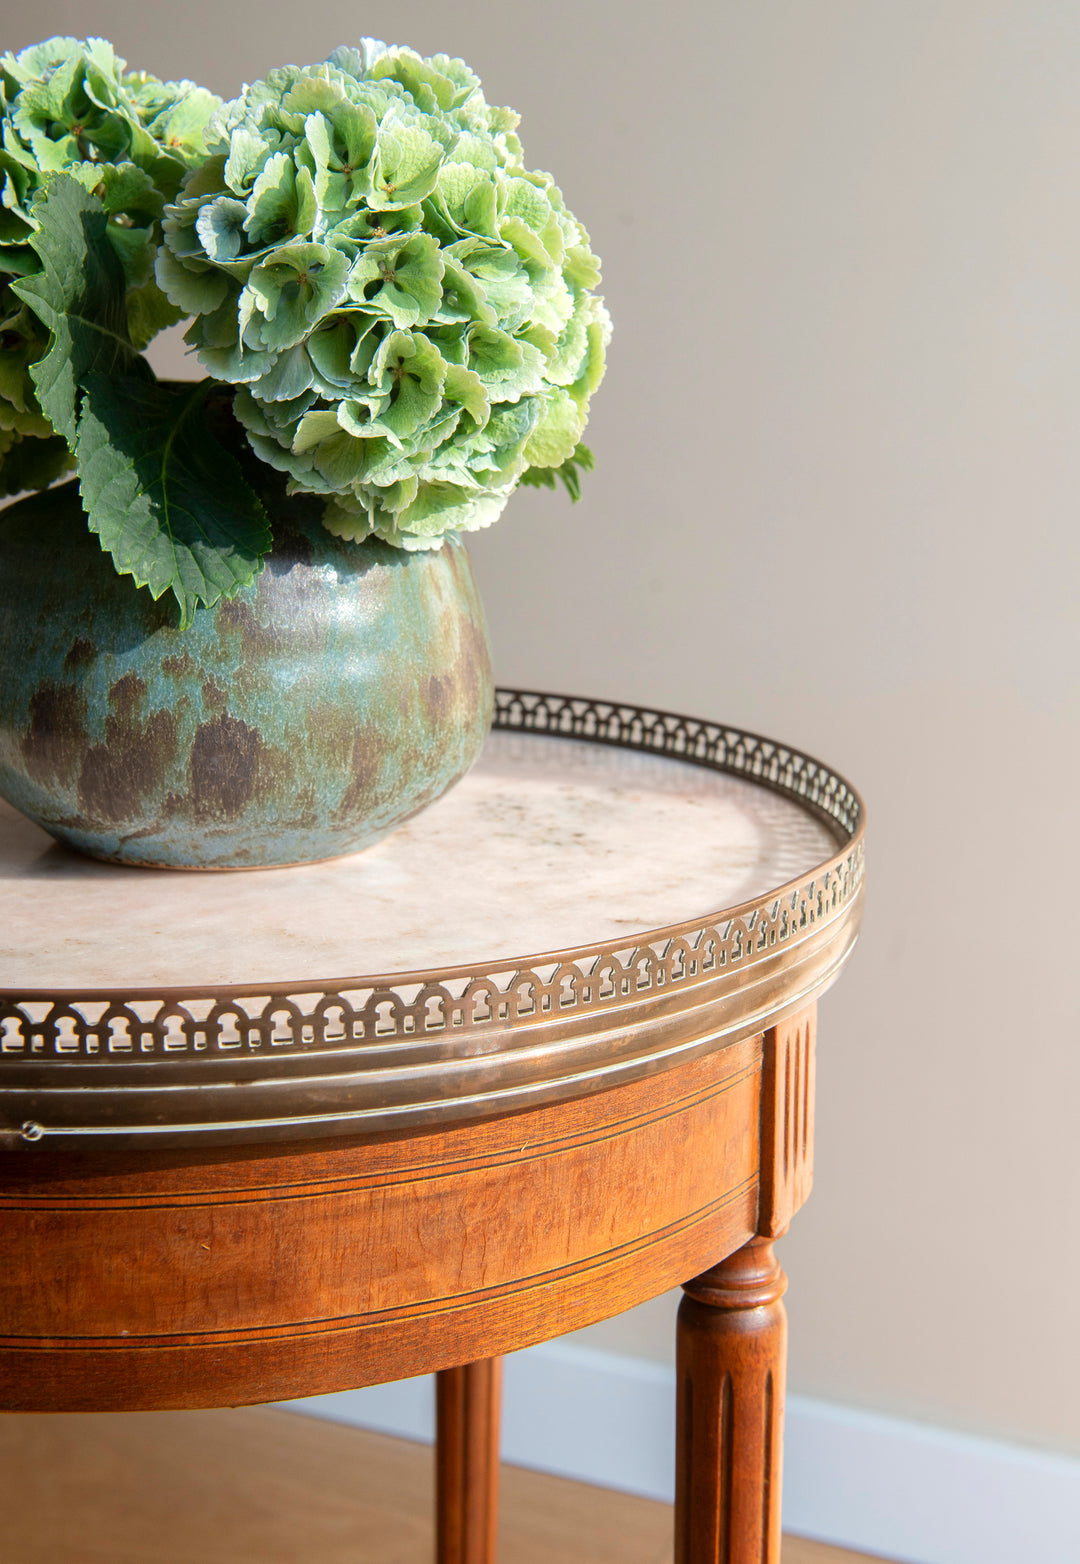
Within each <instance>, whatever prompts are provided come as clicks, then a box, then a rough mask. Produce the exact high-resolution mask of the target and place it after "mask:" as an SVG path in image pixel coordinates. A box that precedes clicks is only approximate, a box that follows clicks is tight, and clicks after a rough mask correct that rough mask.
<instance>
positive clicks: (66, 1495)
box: [0, 1408, 872, 1564]
mask: <svg viewBox="0 0 1080 1564" xmlns="http://www.w3.org/2000/svg"><path fill="white" fill-rule="evenodd" d="M431 1484H432V1456H431V1450H430V1449H429V1448H428V1447H426V1446H423V1445H415V1444H410V1443H407V1442H406V1441H404V1440H399V1439H387V1438H384V1437H383V1436H381V1435H378V1434H368V1433H364V1432H362V1431H360V1430H358V1429H353V1428H343V1427H341V1426H340V1425H338V1424H334V1423H328V1422H323V1421H321V1420H319V1419H316V1418H311V1417H305V1416H301V1415H299V1414H298V1413H294V1412H279V1411H276V1410H272V1409H268V1408H257V1409H250V1408H248V1409H244V1410H240V1411H235V1412H228V1411H225V1412H134V1413H128V1414H122V1415H119V1416H118V1415H97V1416H95V1415H93V1414H83V1415H72V1416H66V1415H64V1416H56V1415H45V1416H37V1417H34V1416H15V1415H8V1416H3V1417H0V1517H2V1519H0V1555H2V1558H3V1561H4V1564H430V1561H431V1556H432V1523H431ZM502 1494H503V1503H502V1529H501V1539H500V1559H501V1561H502V1564H670V1561H671V1510H670V1508H669V1506H667V1505H665V1504H657V1503H654V1502H653V1501H652V1500H649V1499H637V1498H631V1497H629V1496H627V1495H626V1494H616V1493H611V1492H610V1491H609V1490H607V1489H603V1488H590V1487H586V1486H584V1485H583V1484H581V1483H572V1482H567V1481H566V1480H565V1479H563V1478H559V1477H545V1476H542V1475H540V1474H539V1473H536V1472H526V1471H522V1470H521V1469H520V1468H518V1467H512V1466H511V1467H504V1469H503V1479H502ZM784 1564H872V1561H869V1560H866V1559H865V1558H864V1556H863V1555H862V1554H856V1553H848V1552H845V1551H842V1550H840V1549H838V1548H829V1547H824V1546H822V1545H821V1544H820V1543H813V1542H804V1541H800V1540H799V1539H797V1538H794V1537H793V1538H789V1539H787V1540H786V1542H785V1546H784Z"/></svg>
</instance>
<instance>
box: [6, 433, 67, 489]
mask: <svg viewBox="0 0 1080 1564" xmlns="http://www.w3.org/2000/svg"><path fill="white" fill-rule="evenodd" d="M71 465H72V459H71V452H70V451H69V450H68V448H67V442H66V441H65V440H63V439H62V438H61V437H60V435H58V434H54V435H47V436H46V437H45V438H44V439H42V438H39V437H37V436H35V435H24V434H18V433H16V432H15V431H14V430H5V431H3V432H2V433H0V495H2V496H4V497H6V496H7V495H9V494H22V493H23V492H24V491H25V490H27V489H47V488H48V486H49V484H50V483H54V482H55V481H56V479H57V478H59V477H60V476H61V475H62V474H63V473H65V472H67V471H68V470H69V469H70V467H71Z"/></svg>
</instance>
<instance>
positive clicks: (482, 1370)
mask: <svg viewBox="0 0 1080 1564" xmlns="http://www.w3.org/2000/svg"><path fill="white" fill-rule="evenodd" d="M501 1389H502V1359H501V1358H484V1359H482V1360H481V1361H480V1362H479V1363H468V1364H466V1365H465V1366H464V1367H463V1368H455V1369H444V1370H443V1371H442V1372H441V1373H440V1374H438V1375H437V1376H436V1382H435V1405H436V1435H435V1447H436V1453H435V1463H436V1479H435V1558H436V1564H495V1533H496V1528H497V1525H498V1514H499V1508H498V1501H499V1410H500V1392H501Z"/></svg>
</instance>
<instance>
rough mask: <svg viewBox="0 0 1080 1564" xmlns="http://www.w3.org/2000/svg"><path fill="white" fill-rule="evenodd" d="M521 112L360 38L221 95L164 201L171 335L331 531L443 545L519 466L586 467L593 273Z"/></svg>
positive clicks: (403, 543) (603, 338) (594, 343)
mask: <svg viewBox="0 0 1080 1564" xmlns="http://www.w3.org/2000/svg"><path fill="white" fill-rule="evenodd" d="M516 125H517V115H516V114H514V113H513V112H512V111H511V110H509V109H501V108H493V107H491V106H490V105H488V104H487V103H486V102H485V100H484V96H483V93H482V92H481V88H480V82H479V80H478V78H477V77H476V76H475V75H474V73H473V72H472V71H471V70H470V69H469V68H468V66H467V65H465V64H464V62H463V61H461V60H453V59H450V58H448V57H447V56H446V55H435V56H434V57H433V58H431V59H422V58H421V57H420V56H419V55H418V54H415V53H413V51H412V50H409V49H403V48H388V47H387V46H386V45H384V44H381V43H378V42H375V41H374V40H364V42H363V44H362V46H361V47H360V48H359V49H339V50H337V51H335V53H334V54H333V55H331V56H330V58H329V59H328V60H325V61H323V62H322V63H321V64H318V65H312V66H307V67H304V68H299V67H296V66H287V67H284V68H282V69H280V70H275V71H272V72H271V73H270V74H269V75H268V76H267V77H266V79H265V80H264V81H259V82H256V83H255V84H254V85H253V86H251V87H248V88H246V89H245V91H244V93H243V94H242V95H241V96H240V97H239V98H237V99H236V100H235V101H234V102H232V103H230V104H228V105H226V106H225V107H224V109H222V111H221V112H220V113H219V114H218V115H217V116H216V117H215V120H214V121H213V123H212V125H211V128H210V132H209V141H210V147H209V151H210V156H209V157H208V158H207V159H206V160H205V161H204V163H203V164H202V166H201V167H199V168H197V169H196V170H194V171H193V172H192V173H191V174H190V175H189V176H188V177H187V179H186V180H185V182H184V185H183V187H182V189H181V190H180V192H179V195H178V197H177V199H176V200H175V201H174V202H173V203H172V204H171V205H169V207H168V208H167V209H166V212H165V218H164V225H163V226H164V246H163V248H162V250H161V251H160V253H159V255H158V261H157V270H156V277H157V282H158V284H159V285H160V287H161V289H162V290H163V292H164V293H165V294H166V295H167V297H168V298H169V300H170V301H171V302H172V303H173V304H174V305H175V307H176V308H177V309H178V310H182V311H184V312H186V313H189V314H193V315H195V317H196V318H195V320H194V321H193V323H192V325H191V328H190V329H189V331H188V334H187V340H188V341H189V342H190V343H191V344H192V345H193V346H194V347H195V349H196V351H197V353H198V356H199V358H200V360H201V361H202V363H203V365H204V366H205V368H206V369H207V370H208V371H209V373H210V374H211V375H213V376H215V377H217V378H218V379H220V380H223V381H228V382H231V383H232V384H233V385H235V386H237V387H238V388H239V389H238V391H237V394H236V398H235V410H236V413H237V415H238V417H239V418H240V420H241V422H242V423H243V424H244V426H245V428H246V429H247V431H248V437H249V440H250V442H251V445H252V447H253V448H254V450H255V451H256V453H257V454H258V455H259V456H260V457H261V458H262V459H263V460H264V461H266V462H268V463H269V464H270V465H271V466H273V467H275V468H277V469H279V470H280V471H282V472H285V473H287V474H288V475H289V479H290V487H291V488H292V489H293V490H295V491H300V492H305V493H315V494H322V495H325V496H326V498H327V525H328V526H329V527H330V528H331V530H333V531H334V532H337V533H339V534H340V535H342V536H346V537H350V538H356V539H360V538H363V537H366V536H369V535H370V534H372V533H375V534H377V535H378V536H380V537H382V538H384V539H385V540H386V541H387V542H390V543H393V544H396V545H397V546H399V547H402V548H408V549H416V548H432V547H437V546H438V545H439V543H440V541H441V539H442V537H443V536H444V535H445V534H446V533H447V532H450V531H456V530H462V529H471V528H475V527H480V526H486V525H487V524H488V523H489V522H491V521H494V520H495V518H496V517H497V516H498V515H499V513H500V511H501V510H502V507H503V505H504V504H505V503H506V500H507V498H508V497H509V495H510V493H511V492H512V490H513V489H514V487H515V486H516V484H517V483H518V482H519V481H520V480H521V479H522V477H523V476H524V475H525V474H526V472H527V471H528V470H529V469H530V468H534V469H535V468H540V469H557V468H560V467H563V466H564V464H567V463H573V461H574V460H575V459H577V460H578V462H579V464H580V465H587V463H585V462H584V461H583V460H582V458H581V457H580V455H577V456H576V454H575V453H578V452H579V441H580V438H581V433H582V430H583V428H584V424H585V419H586V414H587V409H588V402H589V397H590V396H591V394H592V392H593V391H594V390H595V388H596V386H597V385H598V383H599V381H600V378H601V376H602V374H603V365H604V350H605V347H606V345H607V342H608V339H609V336H610V330H611V327H610V321H609V318H608V315H607V311H606V310H605V308H604V305H603V302H602V300H601V299H600V298H599V297H598V296H597V295H596V293H595V291H594V290H595V288H596V287H597V284H598V283H599V280H600V270H599V265H598V262H597V260H596V257H595V256H594V255H593V254H592V252H591V250H590V248H589V239H588V235H587V234H586V232H585V230H584V229H583V228H582V226H581V225H580V223H578V222H577V220H576V219H575V218H574V217H573V216H572V215H571V213H570V212H569V211H567V208H566V205H565V203H564V201H563V198H562V195H561V194H560V192H559V190H558V188H557V187H556V185H555V184H554V182H553V180H552V179H551V177H550V176H549V175H548V174H544V173H536V172H532V171H530V170H529V169H527V168H526V167H525V165H524V160H523V154H522V149H521V143H520V142H519V140H518V138H517V136H516V134H515V127H516Z"/></svg>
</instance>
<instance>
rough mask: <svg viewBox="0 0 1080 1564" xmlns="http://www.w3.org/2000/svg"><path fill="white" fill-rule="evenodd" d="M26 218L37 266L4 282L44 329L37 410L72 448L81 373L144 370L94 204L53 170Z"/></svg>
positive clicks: (119, 271)
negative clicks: (47, 336)
mask: <svg viewBox="0 0 1080 1564" xmlns="http://www.w3.org/2000/svg"><path fill="white" fill-rule="evenodd" d="M34 216H35V218H36V219H37V221H38V223H39V224H40V227H39V229H38V231H37V232H36V233H34V234H32V235H31V237H30V243H31V245H32V246H33V248H34V249H35V251H36V252H37V254H38V256H39V258H40V260H41V264H42V270H41V272H40V273H39V275H38V276H36V277H24V278H22V280H21V281H19V282H15V283H12V292H13V293H16V294H18V296H19V298H21V299H22V300H23V301H24V302H25V303H26V304H28V305H29V306H30V308H31V309H32V310H33V311H34V313H35V315H37V316H38V318H39V319H40V320H41V322H42V323H43V324H44V325H45V326H47V327H48V328H49V330H50V331H51V332H52V341H51V343H50V345H49V350H48V352H47V353H46V354H45V355H44V357H43V358H41V359H39V360H38V362H37V363H36V364H34V365H33V367H32V369H31V371H30V373H31V375H32V377H33V381H34V385H35V386H36V387H37V394H38V401H39V402H40V404H41V408H42V411H43V412H44V414H45V416H46V417H47V418H48V419H49V421H50V423H51V424H52V426H53V428H54V429H56V430H57V432H58V433H59V434H62V435H63V436H64V438H65V440H66V441H67V443H68V445H69V446H70V447H71V449H72V450H74V449H75V440H76V425H77V420H78V396H79V389H80V387H81V386H83V385H84V383H85V381H86V379H87V377H88V376H89V375H93V374H104V375H132V376H140V375H141V376H145V378H146V379H147V380H150V379H152V374H151V370H150V367H149V365H148V364H146V362H145V361H144V360H143V359H142V358H140V356H139V354H138V353H137V352H136V350H135V348H134V346H133V345H132V342H131V338H130V337H129V335H128V325H127V307H126V302H125V296H124V295H125V281H124V268H123V266H122V265H121V264H120V261H119V258H118V257H117V254H116V251H115V250H114V248H113V246H112V244H111V243H110V241H109V237H108V232H107V228H108V219H107V217H106V215H105V208H104V206H103V205H102V203H101V201H99V200H98V198H97V196H94V195H91V194H90V193H89V191H86V190H84V189H83V187H82V185H81V184H79V182H78V180H76V179H72V178H70V177H69V176H67V175H64V174H58V175H54V176H53V178H51V179H50V180H49V182H48V184H47V186H46V187H45V191H44V193H43V194H42V195H39V196H38V198H37V199H36V200H35V202H34Z"/></svg>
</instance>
